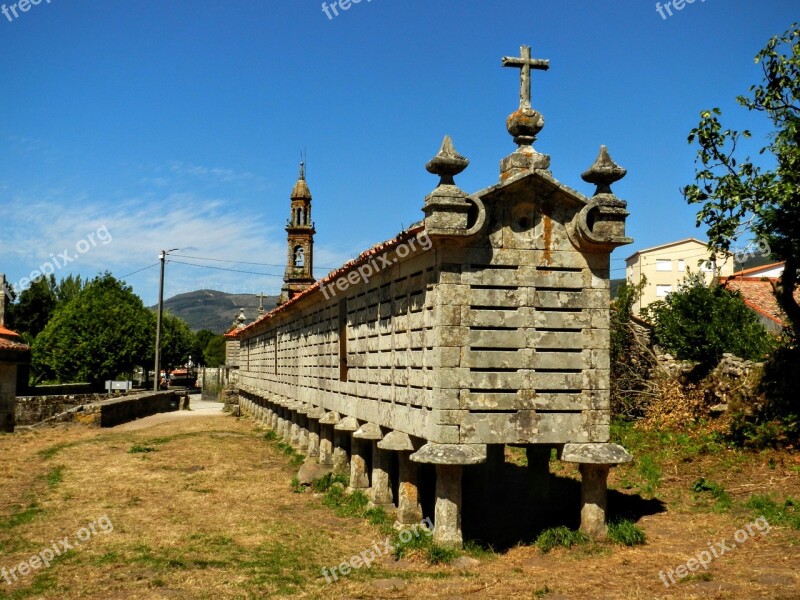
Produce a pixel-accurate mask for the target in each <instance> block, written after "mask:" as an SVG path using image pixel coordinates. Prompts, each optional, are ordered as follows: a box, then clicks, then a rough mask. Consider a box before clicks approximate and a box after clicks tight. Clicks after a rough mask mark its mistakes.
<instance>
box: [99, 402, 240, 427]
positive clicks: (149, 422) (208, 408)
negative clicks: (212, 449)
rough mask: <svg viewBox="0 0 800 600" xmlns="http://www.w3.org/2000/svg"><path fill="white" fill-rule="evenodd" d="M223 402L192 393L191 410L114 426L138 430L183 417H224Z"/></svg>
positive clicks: (162, 414) (167, 413) (158, 415)
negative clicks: (202, 397)
mask: <svg viewBox="0 0 800 600" xmlns="http://www.w3.org/2000/svg"><path fill="white" fill-rule="evenodd" d="M222 406H223V404H222V402H206V401H204V400H202V399H201V396H200V394H191V395H190V396H189V408H190V409H191V410H177V411H174V412H166V413H159V414H157V415H153V416H150V417H145V418H143V419H136V420H135V421H131V422H130V423H123V424H122V425H117V426H116V427H112V428H111V429H112V430H113V431H137V430H139V429H147V428H148V427H153V426H155V425H161V424H162V423H170V422H172V421H178V420H181V419H196V418H200V417H222V416H225V413H223V412H222Z"/></svg>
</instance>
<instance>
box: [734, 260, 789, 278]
mask: <svg viewBox="0 0 800 600" xmlns="http://www.w3.org/2000/svg"><path fill="white" fill-rule="evenodd" d="M784 264H785V263H782V262H776V263H771V264H768V265H761V266H760V267H750V268H749V269H744V270H743V271H737V272H736V273H734V274H733V277H737V278H738V277H748V276H750V274H751V273H757V272H759V271H771V270H772V269H774V268H776V267H782V266H783V265H784Z"/></svg>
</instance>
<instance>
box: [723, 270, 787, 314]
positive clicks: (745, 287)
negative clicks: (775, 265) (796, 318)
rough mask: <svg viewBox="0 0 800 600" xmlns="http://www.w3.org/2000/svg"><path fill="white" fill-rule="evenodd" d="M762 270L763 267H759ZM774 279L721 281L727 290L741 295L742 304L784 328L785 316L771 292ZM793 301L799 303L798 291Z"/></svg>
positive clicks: (734, 278)
mask: <svg viewBox="0 0 800 600" xmlns="http://www.w3.org/2000/svg"><path fill="white" fill-rule="evenodd" d="M760 268H763V267H760ZM737 275H738V274H737ZM774 281H777V280H776V279H767V278H766V277H739V276H737V277H728V278H727V279H726V280H725V281H723V285H724V286H725V287H726V288H728V289H729V290H733V291H737V292H739V293H740V294H741V295H742V299H743V300H744V303H745V304H746V305H747V306H749V307H750V308H751V309H753V310H754V311H756V312H757V313H758V314H760V315H763V316H765V317H766V318H768V319H770V320H771V321H774V322H775V323H777V324H779V325H782V326H784V327H785V326H786V325H787V322H786V315H785V314H784V313H783V311H782V310H781V308H780V306H778V301H777V299H776V298H775V294H774V293H773V292H772V284H773V282H774ZM794 297H795V299H796V300H797V301H798V302H800V289H797V290H795V292H794Z"/></svg>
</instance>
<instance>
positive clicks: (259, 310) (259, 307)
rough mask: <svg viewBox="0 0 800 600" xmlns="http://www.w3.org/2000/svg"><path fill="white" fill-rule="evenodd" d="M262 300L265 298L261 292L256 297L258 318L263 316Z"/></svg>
mask: <svg viewBox="0 0 800 600" xmlns="http://www.w3.org/2000/svg"><path fill="white" fill-rule="evenodd" d="M264 298H265V296H264V292H261V293H260V294H259V295H258V314H259V316H260V315H263V314H264Z"/></svg>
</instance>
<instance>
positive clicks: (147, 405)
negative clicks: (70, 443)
mask: <svg viewBox="0 0 800 600" xmlns="http://www.w3.org/2000/svg"><path fill="white" fill-rule="evenodd" d="M181 405H182V396H180V395H179V394H178V393H177V392H175V391H165V392H143V393H140V394H132V395H128V396H123V397H121V398H112V399H111V400H103V401H102V402H97V403H95V404H93V405H92V408H93V412H92V413H87V412H85V413H84V415H83V416H82V417H81V418H80V419H79V420H81V421H84V420H85V417H86V416H88V415H89V414H92V415H93V416H94V418H93V422H94V423H95V424H97V425H100V427H114V426H115V425H120V424H122V423H127V422H129V421H134V420H136V419H141V418H142V417H149V416H150V415H155V414H157V413H163V412H172V411H176V410H180V409H181ZM186 405H187V406H186V407H187V408H188V402H187V403H186Z"/></svg>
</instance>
